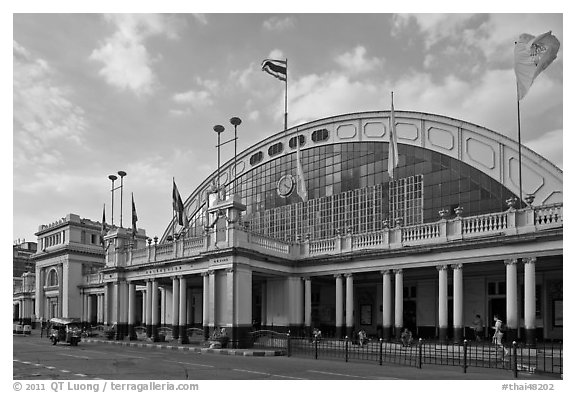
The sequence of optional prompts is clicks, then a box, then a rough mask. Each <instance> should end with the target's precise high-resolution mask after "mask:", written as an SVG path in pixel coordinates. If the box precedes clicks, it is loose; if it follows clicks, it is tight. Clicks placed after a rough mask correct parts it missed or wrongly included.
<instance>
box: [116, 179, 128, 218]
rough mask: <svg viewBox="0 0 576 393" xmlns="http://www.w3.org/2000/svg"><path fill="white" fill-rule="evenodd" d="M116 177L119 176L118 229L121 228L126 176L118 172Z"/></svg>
mask: <svg viewBox="0 0 576 393" xmlns="http://www.w3.org/2000/svg"><path fill="white" fill-rule="evenodd" d="M118 175H119V176H120V228H122V211H123V210H122V200H123V198H124V176H126V172H124V171H118Z"/></svg>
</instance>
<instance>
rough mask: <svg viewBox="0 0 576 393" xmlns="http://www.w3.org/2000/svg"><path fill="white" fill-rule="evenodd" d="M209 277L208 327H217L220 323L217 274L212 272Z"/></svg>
mask: <svg viewBox="0 0 576 393" xmlns="http://www.w3.org/2000/svg"><path fill="white" fill-rule="evenodd" d="M209 273H210V274H209V275H208V283H209V284H208V317H209V320H208V326H210V327H215V326H216V324H217V323H218V322H219V321H217V314H216V272H215V271H214V270H210V272H209Z"/></svg>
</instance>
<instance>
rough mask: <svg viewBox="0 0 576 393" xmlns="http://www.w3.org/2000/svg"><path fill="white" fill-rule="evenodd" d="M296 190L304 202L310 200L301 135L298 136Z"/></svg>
mask: <svg viewBox="0 0 576 393" xmlns="http://www.w3.org/2000/svg"><path fill="white" fill-rule="evenodd" d="M296 146H297V148H296V192H297V193H298V195H300V198H302V200H303V201H304V202H306V201H307V200H308V190H307V189H306V178H305V177H304V168H303V167H302V162H301V161H300V136H299V135H297V136H296Z"/></svg>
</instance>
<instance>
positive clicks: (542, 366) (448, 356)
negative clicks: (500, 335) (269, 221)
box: [252, 330, 563, 377]
mask: <svg viewBox="0 0 576 393" xmlns="http://www.w3.org/2000/svg"><path fill="white" fill-rule="evenodd" d="M252 336H253V346H254V347H255V348H262V349H281V350H285V351H286V354H287V355H288V356H304V357H314V358H315V359H343V360H344V361H346V362H348V361H366V362H374V363H378V364H380V365H382V364H383V363H388V364H390V363H391V364H400V365H406V366H412V367H417V368H422V367H423V366H425V365H427V364H428V365H446V366H456V367H460V368H462V370H463V372H466V370H467V368H469V367H484V368H497V369H503V370H510V371H511V372H512V373H513V374H514V377H517V375H518V372H529V373H548V374H554V375H558V376H561V375H562V374H563V346H562V343H538V344H536V345H525V344H523V343H515V342H514V343H509V344H505V345H503V346H496V345H494V344H492V343H488V342H472V341H464V342H463V343H462V344H452V343H441V342H435V341H425V340H419V341H416V342H414V343H413V344H412V345H403V344H402V343H400V342H385V341H383V340H368V341H367V342H366V343H364V345H361V344H360V343H358V342H357V341H351V340H349V339H340V340H339V339H319V340H315V339H313V338H310V337H291V336H289V335H287V334H284V333H278V332H274V331H269V330H266V331H258V332H254V333H252Z"/></svg>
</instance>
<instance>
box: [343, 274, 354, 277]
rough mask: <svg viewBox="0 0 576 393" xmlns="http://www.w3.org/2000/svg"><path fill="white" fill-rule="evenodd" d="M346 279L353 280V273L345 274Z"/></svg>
mask: <svg viewBox="0 0 576 393" xmlns="http://www.w3.org/2000/svg"><path fill="white" fill-rule="evenodd" d="M344 277H346V278H352V277H353V274H352V273H345V274H344Z"/></svg>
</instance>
